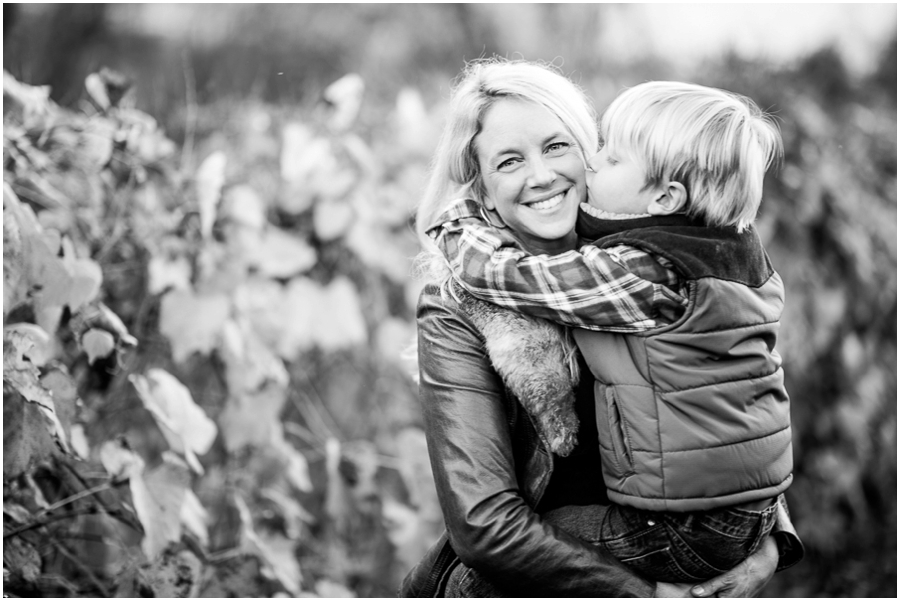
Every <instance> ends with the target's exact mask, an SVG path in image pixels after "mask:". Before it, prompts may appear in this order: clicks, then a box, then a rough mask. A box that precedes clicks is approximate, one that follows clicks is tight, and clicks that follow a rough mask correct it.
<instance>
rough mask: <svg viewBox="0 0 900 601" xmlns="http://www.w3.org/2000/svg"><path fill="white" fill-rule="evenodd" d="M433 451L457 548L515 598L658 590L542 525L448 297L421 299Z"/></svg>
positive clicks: (481, 360)
mask: <svg viewBox="0 0 900 601" xmlns="http://www.w3.org/2000/svg"><path fill="white" fill-rule="evenodd" d="M417 318H418V330H419V371H420V383H419V386H420V396H421V401H422V404H423V412H424V419H425V429H426V433H427V438H428V451H429V455H430V458H431V463H432V467H433V470H434V476H435V483H436V486H437V491H438V498H439V499H440V503H441V509H442V511H443V514H444V520H445V523H446V526H447V531H448V534H449V537H450V542H451V545H452V546H453V549H454V550H455V551H456V553H457V555H458V556H459V557H460V560H461V561H462V562H463V564H465V565H466V566H468V567H470V568H473V569H475V570H477V571H478V572H479V574H481V575H482V576H483V577H485V578H486V579H488V580H489V581H490V582H491V583H492V584H493V585H495V586H496V587H498V588H500V589H501V590H503V591H504V593H507V594H509V595H511V596H528V597H532V596H539V597H578V596H591V597H635V596H641V597H650V596H652V594H653V591H654V584H653V583H650V582H648V581H646V580H643V579H642V578H640V577H638V576H637V575H635V574H634V573H633V572H631V571H629V570H628V569H627V568H625V567H624V566H623V565H622V564H621V563H620V562H618V561H617V560H616V559H615V558H613V557H612V556H611V555H609V554H608V553H607V552H606V551H604V550H602V549H600V548H598V547H595V546H593V545H591V544H589V543H586V542H584V541H581V540H580V539H578V538H575V537H573V536H571V535H569V534H567V533H565V532H563V531H562V530H559V529H558V528H556V527H554V526H552V525H550V524H549V523H546V522H544V521H543V520H542V519H541V517H540V516H539V515H537V514H536V513H535V512H534V511H533V510H532V509H531V508H530V507H529V506H528V505H527V504H526V502H525V500H524V498H523V497H522V495H521V494H520V492H519V485H518V482H517V478H516V469H515V464H514V458H513V451H512V440H511V437H510V433H509V428H508V426H507V415H506V410H505V404H504V396H503V395H504V390H503V387H502V382H501V381H500V379H499V377H498V376H497V375H496V373H495V372H494V370H493V369H492V368H491V365H490V363H489V361H488V359H487V356H486V355H485V353H484V351H483V345H484V341H483V339H482V338H481V337H480V335H479V334H478V331H477V330H476V329H475V327H474V326H473V325H472V323H471V322H470V321H468V319H467V318H466V317H464V316H463V315H462V314H461V313H460V312H459V310H458V308H457V305H456V304H455V303H454V302H453V301H452V300H449V299H448V300H447V301H446V302H445V301H442V300H441V298H440V297H439V296H438V295H436V294H432V293H429V292H428V291H427V290H426V292H425V293H424V294H423V296H422V299H421V300H420V302H419V308H418V315H417Z"/></svg>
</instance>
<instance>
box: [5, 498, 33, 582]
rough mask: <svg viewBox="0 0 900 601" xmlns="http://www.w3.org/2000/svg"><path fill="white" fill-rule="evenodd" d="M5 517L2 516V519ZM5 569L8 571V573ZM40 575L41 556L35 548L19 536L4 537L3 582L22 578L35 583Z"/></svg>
mask: <svg viewBox="0 0 900 601" xmlns="http://www.w3.org/2000/svg"><path fill="white" fill-rule="evenodd" d="M4 513H5V507H4ZM5 519H6V518H5V517H4V521H5ZM7 571H8V572H9V573H8V574H7ZM40 575H41V556H40V554H39V553H38V552H37V549H35V548H34V546H33V545H32V544H31V543H29V542H28V541H26V540H25V539H24V538H22V537H21V536H12V537H10V538H4V539H3V583H4V584H6V583H7V581H9V580H11V581H13V582H16V581H18V580H24V581H25V582H28V583H35V582H37V580H38V578H39V577H40ZM5 596H6V595H4V597H5Z"/></svg>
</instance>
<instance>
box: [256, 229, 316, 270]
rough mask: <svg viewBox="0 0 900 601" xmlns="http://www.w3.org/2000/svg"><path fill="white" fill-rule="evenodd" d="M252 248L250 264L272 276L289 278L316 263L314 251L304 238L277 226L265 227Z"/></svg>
mask: <svg viewBox="0 0 900 601" xmlns="http://www.w3.org/2000/svg"><path fill="white" fill-rule="evenodd" d="M252 250H255V252H253V254H252V256H251V257H250V259H249V262H250V264H251V265H255V266H256V267H257V269H258V271H259V273H260V274H261V275H263V276H268V277H272V278H289V277H291V276H294V275H297V274H299V273H303V272H304V271H307V270H309V268H310V267H312V266H313V265H315V264H316V251H315V250H314V249H313V248H312V247H311V246H310V245H309V244H308V243H307V242H306V241H305V240H302V239H300V238H298V237H296V236H295V235H291V234H288V233H287V232H285V231H284V230H282V229H280V228H277V227H270V228H268V229H266V230H265V231H264V232H263V233H262V236H261V239H260V241H259V244H257V245H256V246H255V248H254V249H252ZM251 252H252V251H251Z"/></svg>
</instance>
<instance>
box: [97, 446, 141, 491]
mask: <svg viewBox="0 0 900 601" xmlns="http://www.w3.org/2000/svg"><path fill="white" fill-rule="evenodd" d="M98 455H99V456H100V463H101V465H103V468H104V469H105V470H106V472H107V473H108V474H109V475H110V477H111V478H112V479H113V480H116V481H121V480H127V479H129V478H132V477H134V478H139V477H140V475H141V472H143V471H144V460H143V459H141V458H140V456H138V455H137V454H136V453H135V452H134V451H132V450H131V449H129V448H128V446H127V444H126V443H125V441H124V440H122V439H116V440H107V441H106V442H104V443H103V444H102V445H100V452H99V453H98Z"/></svg>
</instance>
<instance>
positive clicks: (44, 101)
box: [3, 70, 56, 129]
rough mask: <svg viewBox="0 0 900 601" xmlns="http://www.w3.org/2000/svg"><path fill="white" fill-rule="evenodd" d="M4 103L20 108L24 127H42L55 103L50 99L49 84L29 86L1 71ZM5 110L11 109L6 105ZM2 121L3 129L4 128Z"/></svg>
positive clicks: (52, 110)
mask: <svg viewBox="0 0 900 601" xmlns="http://www.w3.org/2000/svg"><path fill="white" fill-rule="evenodd" d="M3 98H4V103H6V102H8V103H9V104H11V105H13V106H15V107H18V108H20V109H21V110H22V125H23V126H24V127H25V129H44V126H45V123H46V121H47V118H48V117H49V116H50V115H51V114H52V113H53V112H54V111H55V109H56V105H55V104H54V103H53V101H52V100H50V86H30V85H28V84H24V83H21V82H19V81H16V78H15V77H13V76H12V75H10V74H9V73H7V72H6V70H4V71H3ZM4 109H5V110H4V121H6V111H9V110H12V109H11V107H9V106H8V105H7V106H6V107H4ZM5 125H6V124H5V123H4V129H5Z"/></svg>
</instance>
